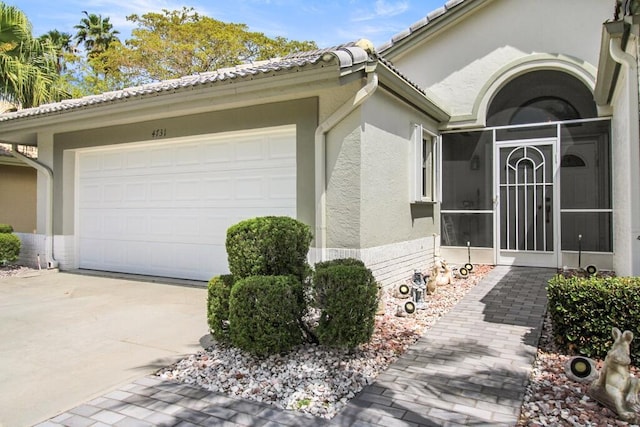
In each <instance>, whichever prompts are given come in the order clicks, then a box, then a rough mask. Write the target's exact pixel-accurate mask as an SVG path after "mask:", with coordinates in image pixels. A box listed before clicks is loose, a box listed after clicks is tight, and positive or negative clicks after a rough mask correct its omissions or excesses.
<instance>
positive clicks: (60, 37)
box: [40, 30, 75, 74]
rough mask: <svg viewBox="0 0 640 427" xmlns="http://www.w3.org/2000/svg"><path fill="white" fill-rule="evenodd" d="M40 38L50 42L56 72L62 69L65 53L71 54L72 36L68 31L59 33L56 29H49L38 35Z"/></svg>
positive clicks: (73, 50)
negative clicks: (53, 51)
mask: <svg viewBox="0 0 640 427" xmlns="http://www.w3.org/2000/svg"><path fill="white" fill-rule="evenodd" d="M40 40H41V41H43V42H48V43H50V44H51V46H52V47H53V49H54V50H55V53H56V69H57V71H58V74H60V73H61V72H62V71H64V68H65V65H64V62H65V61H64V57H65V55H66V54H73V53H74V52H75V48H74V47H73V46H72V45H71V40H72V36H71V34H69V33H61V32H60V31H58V30H51V31H49V32H48V33H46V34H44V35H42V36H40Z"/></svg>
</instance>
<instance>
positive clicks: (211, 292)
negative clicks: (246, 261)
mask: <svg viewBox="0 0 640 427" xmlns="http://www.w3.org/2000/svg"><path fill="white" fill-rule="evenodd" d="M233 281H234V279H233V276H232V275H231V274H225V275H222V276H216V277H214V278H212V279H211V280H210V281H209V285H208V293H207V321H208V323H209V330H210V331H211V336H213V337H214V338H215V339H217V340H219V341H222V342H229V341H230V338H229V296H230V294H231V288H232V287H233Z"/></svg>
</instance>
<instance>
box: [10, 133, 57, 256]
mask: <svg viewBox="0 0 640 427" xmlns="http://www.w3.org/2000/svg"><path fill="white" fill-rule="evenodd" d="M10 153H11V155H13V157H15V158H16V159H18V160H21V161H22V162H24V163H26V164H27V165H29V166H31V167H32V168H34V169H36V170H37V171H38V172H42V173H43V174H44V175H45V176H46V177H47V221H46V225H45V238H46V241H47V248H46V250H45V259H46V261H47V268H58V261H56V260H55V259H54V257H53V172H52V171H51V169H49V167H47V166H45V165H43V164H42V163H39V162H37V161H36V160H33V159H31V158H29V157H27V156H25V155H24V154H22V153H20V152H19V151H18V145H17V144H11V151H10Z"/></svg>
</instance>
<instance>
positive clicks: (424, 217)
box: [360, 90, 440, 247]
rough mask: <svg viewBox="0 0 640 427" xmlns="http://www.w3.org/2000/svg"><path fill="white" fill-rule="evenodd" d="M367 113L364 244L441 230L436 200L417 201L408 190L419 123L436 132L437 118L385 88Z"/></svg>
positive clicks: (366, 110) (419, 235) (364, 145)
mask: <svg viewBox="0 0 640 427" xmlns="http://www.w3.org/2000/svg"><path fill="white" fill-rule="evenodd" d="M363 116H364V118H365V120H364V123H365V125H364V132H363V142H362V153H361V162H362V165H363V168H362V176H361V183H362V184H361V186H362V202H361V208H360V211H361V216H362V219H361V227H360V230H361V244H362V247H373V246H379V245H382V244H386V243H390V242H402V241H409V240H415V239H419V238H423V237H428V236H429V237H430V236H432V235H433V233H439V216H440V215H439V211H438V209H437V206H436V205H435V204H431V203H413V202H412V200H411V198H410V192H409V188H410V183H411V181H412V180H413V168H412V164H413V162H414V158H413V155H414V154H413V148H414V147H413V144H414V139H413V138H414V131H415V125H422V126H423V127H424V128H425V129H430V130H431V131H432V132H433V131H434V130H435V129H436V128H437V124H436V123H435V122H433V121H430V120H429V119H428V118H427V117H426V116H424V115H421V114H419V113H418V112H417V111H416V110H413V109H411V108H410V107H408V106H406V104H404V103H402V102H400V101H399V100H398V99H397V98H395V97H393V96H391V95H389V94H388V93H387V92H386V91H384V90H380V91H379V92H376V94H375V96H374V97H373V98H372V99H371V100H370V102H368V103H367V104H366V105H365V106H364V108H363ZM419 137H421V136H419Z"/></svg>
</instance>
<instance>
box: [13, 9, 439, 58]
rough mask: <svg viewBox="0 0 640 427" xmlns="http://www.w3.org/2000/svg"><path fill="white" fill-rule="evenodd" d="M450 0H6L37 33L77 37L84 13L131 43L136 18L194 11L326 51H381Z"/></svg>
mask: <svg viewBox="0 0 640 427" xmlns="http://www.w3.org/2000/svg"><path fill="white" fill-rule="evenodd" d="M445 1H446V0H422V1H418V0H416V1H412V0H370V1H364V0H341V1H338V0H336V1H334V0H325V1H315V0H306V1H305V0H230V1H229V0H223V1H220V0H126V1H125V0H90V1H88V0H4V2H5V4H9V5H12V6H16V7H18V8H19V9H21V10H22V11H23V12H25V13H26V15H27V17H29V20H30V21H31V23H32V24H33V33H34V34H35V35H41V34H43V33H46V32H47V31H49V30H52V29H57V30H59V31H63V32H67V33H70V34H75V31H74V29H73V26H74V25H77V24H78V23H79V22H80V19H81V18H82V11H83V10H86V11H88V12H89V13H96V14H101V15H102V16H103V17H107V16H108V17H110V19H111V23H112V24H113V25H114V27H115V28H116V29H117V30H118V31H120V33H121V39H123V40H124V39H126V38H127V37H128V36H129V33H130V31H131V28H132V26H131V23H130V22H128V21H127V20H126V17H127V16H128V15H130V14H133V13H137V14H143V13H145V12H150V11H154V12H159V11H161V10H162V9H168V10H177V9H182V7H183V6H187V7H193V8H194V9H196V10H197V11H198V12H199V13H200V14H203V15H207V16H210V17H212V18H215V19H218V20H221V21H225V22H234V23H243V24H247V25H248V26H249V29H250V30H251V31H259V32H263V33H265V34H266V35H268V36H270V37H275V36H283V37H287V38H289V39H295V40H313V41H315V42H317V43H318V45H319V46H320V47H329V46H335V45H338V44H341V43H344V42H348V41H354V40H357V39H360V38H363V37H364V38H368V39H369V40H371V41H372V42H373V43H374V45H375V46H380V45H381V44H383V43H385V42H387V41H389V40H390V39H391V37H392V36H393V35H394V34H396V33H398V32H400V31H402V30H404V29H406V28H408V27H409V26H410V25H412V24H413V23H414V22H416V21H418V20H420V19H421V18H423V17H424V16H426V15H427V14H428V13H429V12H431V11H432V10H434V9H437V8H438V7H440V6H442V5H443V4H444V3H445Z"/></svg>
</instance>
